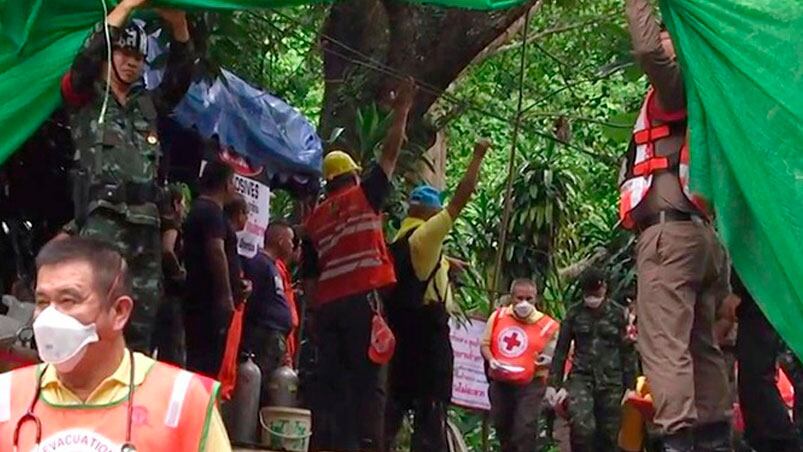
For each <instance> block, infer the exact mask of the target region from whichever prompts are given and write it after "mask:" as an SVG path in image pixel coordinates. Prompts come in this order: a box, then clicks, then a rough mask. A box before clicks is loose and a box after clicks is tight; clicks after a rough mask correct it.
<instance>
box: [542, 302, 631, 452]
mask: <svg viewBox="0 0 803 452" xmlns="http://www.w3.org/2000/svg"><path fill="white" fill-rule="evenodd" d="M626 329H627V319H626V312H625V309H624V308H622V307H621V306H619V305H617V304H614V303H613V302H611V301H607V302H605V303H604V304H603V305H602V306H601V307H600V308H598V309H597V310H596V311H594V310H591V309H590V308H588V307H586V306H585V305H584V304H582V303H580V304H577V305H574V306H572V307H570V308H569V310H568V312H567V313H566V318H565V319H564V320H563V322H561V328H560V336H559V337H558V345H557V347H556V350H555V356H554V358H553V361H552V372H551V373H550V386H552V387H556V388H559V387H561V386H563V387H565V388H566V390H567V391H568V393H569V399H568V400H569V422H570V425H571V443H572V451H573V452H583V451H617V450H619V449H618V446H617V436H618V434H619V426H620V421H621V404H622V396H623V395H624V392H625V389H626V388H633V387H634V386H635V377H636V375H635V372H636V361H635V352H634V350H633V345H632V342H630V341H628V340H627V338H626ZM572 341H574V358H573V360H572V370H571V373H570V374H569V377H568V379H567V381H566V384H565V386H564V385H563V384H562V383H563V381H562V380H563V378H562V377H563V372H562V369H563V368H564V364H565V362H566V358H567V355H568V353H569V348H570V345H571V342H572Z"/></svg>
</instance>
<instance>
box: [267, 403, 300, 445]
mask: <svg viewBox="0 0 803 452" xmlns="http://www.w3.org/2000/svg"><path fill="white" fill-rule="evenodd" d="M259 424H260V425H261V426H262V445H263V446H267V447H269V448H271V449H272V450H283V451H288V452H307V450H308V449H309V439H310V437H311V436H312V413H311V412H310V411H309V410H302V409H299V408H285V407H272V406H269V407H265V408H262V409H261V410H259Z"/></svg>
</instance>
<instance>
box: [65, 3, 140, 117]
mask: <svg viewBox="0 0 803 452" xmlns="http://www.w3.org/2000/svg"><path fill="white" fill-rule="evenodd" d="M146 3H147V0H123V1H121V2H120V3H118V4H117V6H115V7H114V9H113V10H112V11H111V12H110V13H109V15H108V16H106V21H105V23H108V25H109V41H110V42H114V41H116V40H117V38H118V37H119V35H120V29H122V28H123V27H124V26H125V24H126V23H128V18H129V16H131V14H132V13H133V12H134V11H135V10H136V9H138V8H141V7H142V6H144V5H145V4H146ZM107 59H108V50H107V47H106V32H105V31H104V22H98V23H97V24H96V25H95V29H94V30H93V31H92V34H90V35H89V37H88V38H87V39H86V41H84V45H83V47H82V48H81V50H79V51H78V54H77V55H76V56H75V60H73V64H72V66H71V67H70V71H69V72H68V73H67V75H66V76H65V77H64V79H63V80H62V83H61V92H62V95H63V96H64V99H65V100H66V101H67V103H68V104H70V105H72V106H75V107H79V106H81V105H83V104H86V103H87V102H88V101H89V99H91V98H92V95H93V87H94V85H95V82H96V81H97V80H98V78H99V77H100V75H101V74H100V71H101V68H102V67H103V63H105V62H106V60H107Z"/></svg>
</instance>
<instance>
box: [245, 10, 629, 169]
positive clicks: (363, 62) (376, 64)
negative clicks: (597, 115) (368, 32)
mask: <svg viewBox="0 0 803 452" xmlns="http://www.w3.org/2000/svg"><path fill="white" fill-rule="evenodd" d="M273 12H274V13H275V14H276V15H278V16H280V17H282V18H284V19H285V20H287V21H290V22H292V23H294V24H296V25H298V26H300V27H304V26H306V24H304V23H303V22H301V21H299V20H298V19H296V18H294V17H291V16H288V15H286V14H284V13H282V12H281V11H278V10H273ZM529 12H530V10H529V9H528V10H527V13H526V14H525V15H529ZM247 14H249V15H251V16H253V17H254V18H255V19H257V20H260V21H262V22H264V23H265V24H266V25H268V26H269V27H271V28H273V29H275V30H277V31H279V32H282V33H284V32H286V30H282V29H281V28H279V27H278V26H277V25H276V24H274V23H272V22H270V21H269V20H268V19H267V18H265V17H262V16H260V15H259V14H257V13H256V12H253V11H248V12H247ZM293 32H294V33H296V37H298V38H299V39H301V40H303V41H305V42H307V43H308V44H309V45H314V44H315V43H314V42H313V41H310V40H308V39H306V37H304V36H303V35H300V34H298V32H297V31H295V30H294V31H293ZM318 36H320V37H321V38H323V39H325V40H326V41H328V42H330V43H332V44H334V45H335V46H337V47H339V48H341V49H343V50H345V51H347V52H349V53H351V54H353V55H356V56H357V57H359V59H357V58H354V57H352V56H350V55H348V54H346V53H343V52H340V51H338V50H335V49H333V48H332V46H326V45H324V46H321V50H322V51H323V52H325V53H329V54H332V55H334V56H337V57H340V58H342V59H344V60H346V61H348V62H349V63H352V64H356V65H358V66H362V67H364V68H366V69H370V70H373V71H376V72H379V73H382V74H385V75H387V76H390V77H393V78H395V79H397V80H405V79H407V78H409V77H410V76H409V75H406V74H402V73H400V72H399V71H397V70H396V69H395V68H393V67H391V66H388V65H386V64H384V63H383V62H381V61H377V60H376V59H374V58H371V56H370V55H367V54H365V53H363V52H361V51H360V50H358V49H355V48H353V47H351V46H349V45H348V44H346V43H344V42H343V41H340V40H338V39H337V38H335V37H333V36H330V35H328V34H326V33H323V32H320V33H318ZM524 47H526V46H522V48H524ZM413 80H414V81H415V84H416V86H417V87H418V89H419V90H420V91H422V92H425V93H428V94H431V95H433V96H435V97H437V98H441V99H444V100H446V101H447V102H449V103H451V104H453V105H457V106H465V107H466V108H467V109H469V110H472V111H475V112H477V113H481V114H483V115H485V116H487V117H489V118H494V119H497V120H499V121H502V122H505V123H510V122H511V120H510V118H506V117H504V116H502V115H500V114H498V113H496V112H494V111H492V110H488V109H486V108H483V107H482V106H480V105H479V104H478V103H477V102H475V101H473V100H463V99H459V98H457V97H455V96H454V95H452V94H450V93H448V92H447V91H445V90H442V89H440V88H438V87H437V86H434V85H432V84H430V83H427V82H425V81H423V80H420V79H418V78H415V77H413ZM599 80H602V78H600V77H593V78H588V79H582V80H579V81H576V82H573V83H571V85H572V86H577V85H581V84H584V83H595V82H597V81H599ZM523 84H524V79H523V78H521V79H520V83H519V85H520V89H521V88H523V86H522V85H523ZM566 89H567V86H566V85H564V86H563V87H561V88H559V89H557V90H556V91H553V92H550V93H547V94H546V95H545V96H544V97H542V98H540V99H537V100H535V101H534V103H533V105H530V106H529V107H527V108H526V109H524V111H528V110H531V109H532V108H533V107H535V106H536V105H538V104H540V103H542V102H543V101H545V100H548V99H549V98H551V97H553V96H554V95H556V94H558V93H560V92H562V91H565V90H566ZM569 89H570V88H569ZM520 101H521V102H523V99H520ZM518 110H519V111H521V110H522V109H521V108H519V109H518ZM523 116H524V115H523V114H517V117H518V119H515V120H517V121H519V122H521V121H522V119H523ZM589 119H591V120H592V122H594V121H600V120H595V119H592V118H589ZM519 127H521V126H519ZM527 131H528V132H529V133H532V134H533V135H536V136H538V137H541V138H544V139H547V140H550V141H554V142H556V143H558V144H560V145H562V146H564V147H565V148H567V149H571V150H574V151H577V152H580V153H582V154H586V155H588V156H589V157H593V158H594V159H597V160H602V161H604V162H605V163H607V164H609V165H616V164H618V160H617V159H612V158H610V157H608V156H606V155H605V154H602V153H596V152H592V151H590V150H588V149H584V148H582V147H579V146H575V145H573V144H571V143H567V142H565V141H563V140H561V139H559V138H558V137H556V136H555V135H553V134H551V133H548V132H544V131H541V130H536V129H533V128H528V129H527Z"/></svg>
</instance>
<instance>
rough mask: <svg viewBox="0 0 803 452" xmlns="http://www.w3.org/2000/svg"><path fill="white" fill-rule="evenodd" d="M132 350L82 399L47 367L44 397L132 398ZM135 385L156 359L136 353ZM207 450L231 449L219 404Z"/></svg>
mask: <svg viewBox="0 0 803 452" xmlns="http://www.w3.org/2000/svg"><path fill="white" fill-rule="evenodd" d="M129 356H130V355H129V353H128V350H126V352H125V353H124V354H123V360H122V362H120V367H118V368H117V370H115V371H114V373H113V374H112V375H111V376H109V377H108V378H106V379H105V380H103V381H102V382H101V383H100V384H99V385H98V387H97V388H95V390H94V391H92V394H90V395H89V397H88V398H87V399H86V401H82V400H81V399H79V398H78V396H76V395H75V394H73V392H72V391H70V390H69V389H67V388H66V387H65V386H64V385H62V384H61V382H60V381H59V379H58V375H57V374H56V369H55V368H54V367H53V366H47V367H46V368H45V373H44V374H43V375H42V398H43V399H44V400H45V401H47V402H48V403H49V404H54V405H107V404H110V403H112V402H114V401H117V400H121V399H123V398H126V397H128V389H129V382H130V376H131V358H130V357H129ZM134 360H135V361H136V365H135V366H134V384H135V385H140V384H142V382H143V381H145V376H146V375H147V374H148V371H149V370H150V369H151V367H152V366H153V364H154V363H155V362H156V361H154V360H153V359H151V358H149V357H147V356H145V355H143V354H141V353H134ZM204 450H206V451H209V452H227V451H231V443H230V442H229V436H228V434H226V427H225V426H224V425H223V419H222V418H221V417H220V412H218V409H217V407H214V408H213V409H212V417H211V419H210V420H209V432H208V434H207V437H206V447H205V448H204Z"/></svg>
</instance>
